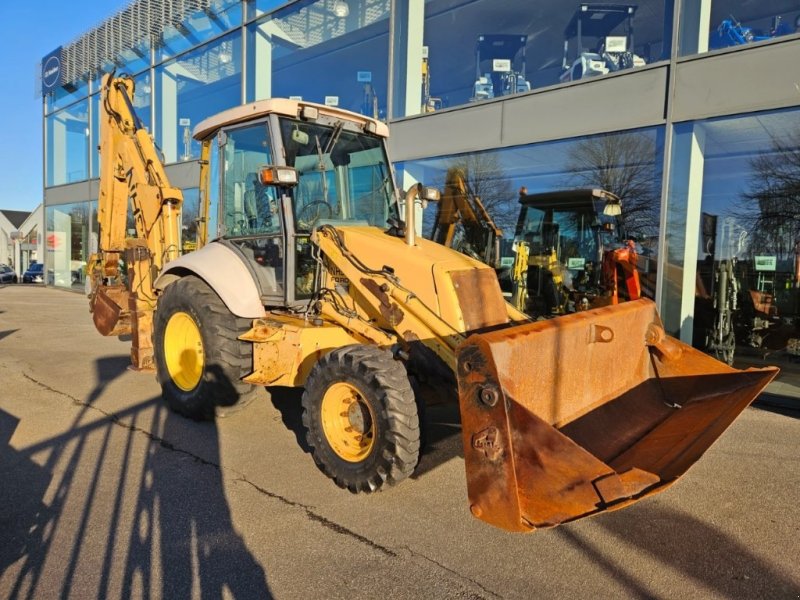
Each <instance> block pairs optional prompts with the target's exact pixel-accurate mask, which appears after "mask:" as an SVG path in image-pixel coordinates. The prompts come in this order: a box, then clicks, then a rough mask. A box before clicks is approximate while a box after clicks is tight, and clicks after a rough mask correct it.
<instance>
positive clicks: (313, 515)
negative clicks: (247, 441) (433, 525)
mask: <svg viewBox="0 0 800 600" xmlns="http://www.w3.org/2000/svg"><path fill="white" fill-rule="evenodd" d="M239 481H241V482H242V483H247V484H248V485H250V486H252V487H253V489H255V490H256V491H258V492H260V493H261V494H263V495H265V496H267V497H269V498H272V499H274V500H278V501H280V502H282V503H284V504H286V505H288V506H291V507H293V508H300V509H302V510H303V511H305V513H306V517H308V519H309V520H311V521H314V522H315V523H319V524H320V525H322V526H323V527H326V528H327V529H330V530H331V531H334V532H335V533H338V534H340V535H344V536H347V537H350V538H353V539H354V540H357V541H359V542H361V543H362V544H366V545H367V546H369V547H370V548H372V549H373V550H377V551H378V552H382V553H383V554H385V555H386V556H390V557H392V558H395V557H397V553H396V552H394V551H392V550H390V549H389V548H386V547H385V546H381V545H380V544H377V543H375V542H373V541H372V540H371V539H369V538H367V537H364V536H363V535H361V534H358V533H356V532H355V531H353V530H352V529H348V528H347V527H345V526H343V525H340V524H339V523H335V522H334V521H331V520H330V519H328V518H326V517H323V516H322V515H320V514H319V513H317V512H315V511H314V509H313V507H311V506H307V505H305V504H301V503H300V502H294V501H292V500H288V499H287V498H284V497H283V496H280V495H278V494H275V493H273V492H270V491H269V490H266V489H264V488H262V487H261V486H259V485H257V484H255V483H253V482H252V481H250V480H249V479H247V478H246V477H243V476H241V477H240V478H239Z"/></svg>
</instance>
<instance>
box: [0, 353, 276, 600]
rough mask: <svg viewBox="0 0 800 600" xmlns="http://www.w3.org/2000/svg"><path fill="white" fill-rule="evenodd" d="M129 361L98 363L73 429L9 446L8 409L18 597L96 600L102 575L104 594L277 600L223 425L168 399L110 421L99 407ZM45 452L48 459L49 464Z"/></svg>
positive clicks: (7, 565) (3, 443) (0, 554)
mask: <svg viewBox="0 0 800 600" xmlns="http://www.w3.org/2000/svg"><path fill="white" fill-rule="evenodd" d="M127 364H128V362H127V358H126V360H125V361H124V362H123V361H121V360H120V359H119V357H114V358H109V359H102V360H99V361H97V365H96V372H97V385H96V387H95V389H93V390H92V391H91V392H90V393H89V395H88V397H87V401H86V403H85V404H84V403H82V405H81V407H80V410H79V411H78V415H77V416H76V418H75V419H74V421H73V423H72V425H71V426H70V427H69V428H68V429H67V431H66V432H65V433H63V434H61V435H58V436H55V437H53V438H50V439H47V440H44V441H42V442H38V443H36V444H34V445H32V446H30V447H27V448H24V449H22V450H19V451H17V450H14V449H13V448H11V447H10V445H9V440H10V437H11V435H12V434H13V431H14V430H15V428H16V427H17V420H16V419H15V418H14V417H12V416H11V415H9V414H8V413H5V412H2V411H0V476H1V477H2V485H0V500H1V501H2V502H3V506H4V510H3V511H2V512H0V514H2V520H0V526H1V527H2V528H3V531H4V533H3V539H4V540H5V539H7V540H9V542H8V543H5V542H4V543H3V544H0V573H2V572H5V571H8V572H9V573H13V574H14V575H13V577H14V580H13V583H12V585H11V590H10V592H9V594H8V597H9V598H11V599H14V598H22V597H25V598H32V597H40V596H41V597H45V596H49V597H53V596H60V597H62V598H66V597H69V596H76V597H78V596H80V597H84V598H85V597H91V596H92V595H93V594H94V591H90V590H87V589H83V588H81V589H80V590H79V588H78V585H79V583H78V582H84V581H85V580H87V579H89V580H92V579H95V578H97V577H98V575H97V571H98V568H99V584H98V587H97V597H98V598H106V597H115V596H117V595H120V596H121V597H131V596H134V597H145V598H150V597H163V598H176V599H182V598H191V597H195V596H197V595H198V593H199V595H200V596H201V597H203V598H206V597H209V598H221V597H229V598H231V597H232V598H270V597H271V593H270V591H269V588H268V586H267V580H266V576H265V573H264V569H263V568H262V567H261V565H259V564H258V563H257V562H256V560H255V559H254V557H253V556H252V554H251V553H250V552H249V550H248V549H247V546H246V545H245V543H244V540H243V539H242V538H241V536H240V535H239V534H238V533H237V532H236V530H235V528H234V525H233V522H232V518H231V513H230V508H229V506H228V503H227V500H226V497H225V491H224V482H223V474H222V472H221V468H220V454H219V438H218V434H217V427H216V424H215V423H196V422H192V421H189V420H187V419H185V418H183V417H180V416H178V415H176V414H174V413H172V412H170V411H168V410H167V409H166V408H165V407H164V406H163V405H162V403H161V399H160V398H152V399H150V400H147V401H144V402H141V403H139V404H137V405H134V406H131V407H129V408H127V409H126V410H123V411H120V412H116V413H113V414H110V415H109V414H105V415H103V416H100V415H99V413H97V412H96V411H95V410H92V406H91V404H92V403H93V402H94V401H95V400H96V399H98V398H99V397H100V396H101V395H102V392H103V390H104V389H105V388H106V386H107V385H108V384H109V383H110V382H111V381H112V380H113V379H114V378H116V377H117V376H119V375H120V374H121V373H122V372H124V370H125V369H126V368H127ZM95 417H99V418H95ZM120 435H123V436H124V440H123V441H121V440H120V439H119V438H120ZM112 436H113V438H114V439H113V441H112ZM195 440H199V443H197V444H196V443H195ZM198 447H199V450H198V449H197V448H198ZM143 449H146V450H145V455H144V456H143V455H142V452H143ZM36 455H46V456H47V460H46V462H45V464H44V466H39V465H37V464H36V463H35V462H34V461H33V460H32V457H33V456H36ZM87 482H88V483H87ZM108 490H114V493H113V494H110V493H109V492H108ZM46 499H47V500H46ZM134 504H135V507H134ZM103 529H105V531H103ZM101 540H102V541H101ZM103 544H105V547H103ZM46 564H47V565H48V569H47V571H48V572H49V569H51V568H52V565H54V564H55V565H56V566H57V567H56V568H61V569H63V576H61V577H59V578H58V579H55V580H56V581H58V585H59V586H60V589H57V588H56V587H54V584H53V581H54V577H53V576H52V574H51V575H50V576H48V579H47V581H46V582H45V581H43V580H42V575H43V573H44V572H45V571H46V569H45V565H46ZM120 586H121V590H120Z"/></svg>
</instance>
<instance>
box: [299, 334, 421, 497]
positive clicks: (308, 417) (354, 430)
mask: <svg viewBox="0 0 800 600" xmlns="http://www.w3.org/2000/svg"><path fill="white" fill-rule="evenodd" d="M302 402H303V425H304V426H305V427H306V429H307V431H308V433H307V436H306V439H307V441H308V445H309V446H310V447H311V451H312V455H313V456H314V461H315V462H316V463H317V465H318V466H319V467H320V469H322V471H323V472H324V473H325V474H326V475H328V477H330V478H331V479H333V480H334V481H335V482H336V484H337V485H338V486H340V487H343V488H346V489H348V490H350V491H351V492H353V493H358V492H374V491H376V490H379V489H380V488H382V487H383V486H384V485H394V484H396V483H398V482H400V481H402V480H403V479H405V478H406V477H408V476H409V475H410V474H411V473H412V472H413V470H414V467H416V465H417V461H418V460H419V450H420V428H419V416H418V414H417V405H416V401H415V398H414V391H413V389H412V387H411V383H410V382H409V379H408V374H407V373H406V369H405V367H404V366H403V364H402V363H401V362H399V361H397V360H395V359H394V358H393V357H392V354H391V353H390V352H389V351H387V350H382V349H380V348H377V347H374V346H360V345H355V346H346V347H344V348H339V349H337V350H334V351H332V352H330V353H329V354H327V355H325V356H324V357H322V358H321V359H320V360H319V362H317V364H316V365H315V366H314V368H313V369H312V370H311V373H310V374H309V377H308V380H307V382H306V389H305V392H304V393H303V401H302Z"/></svg>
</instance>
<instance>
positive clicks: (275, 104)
mask: <svg viewBox="0 0 800 600" xmlns="http://www.w3.org/2000/svg"><path fill="white" fill-rule="evenodd" d="M305 106H309V107H311V108H316V109H317V110H318V111H319V114H320V115H321V116H327V117H334V118H338V119H344V120H347V121H353V122H355V123H359V124H361V125H366V124H367V123H369V122H373V123H375V125H376V129H375V133H376V134H377V135H379V136H381V137H384V138H387V137H389V128H388V127H387V125H386V123H384V122H383V121H378V120H376V119H370V118H369V117H365V116H364V115H359V114H358V113H354V112H351V111H349V110H344V109H341V108H336V107H334V106H325V105H322V104H315V103H313V102H303V101H301V100H287V99H286V98H269V99H267V100H258V101H256V102H250V103H248V104H243V105H241V106H235V107H233V108H229V109H227V110H223V111H222V112H221V113H217V114H216V115H213V116H211V117H208V118H207V119H204V120H202V121H201V122H200V123H198V124H197V126H196V127H195V128H194V134H193V137H194V139H196V140H198V141H201V140H204V139H206V138H208V137H209V136H212V135H214V134H215V133H216V132H217V131H219V130H220V129H222V128H223V127H227V126H228V125H234V124H236V123H246V122H247V121H253V120H255V119H258V118H261V117H265V116H267V115H269V114H272V113H276V114H279V115H284V116H287V117H292V118H297V117H299V116H300V112H301V110H302V109H303V107H305Z"/></svg>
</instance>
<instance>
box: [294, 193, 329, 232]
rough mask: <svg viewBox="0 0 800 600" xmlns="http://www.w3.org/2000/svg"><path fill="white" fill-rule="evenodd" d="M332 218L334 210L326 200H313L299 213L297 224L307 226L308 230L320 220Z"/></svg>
mask: <svg viewBox="0 0 800 600" xmlns="http://www.w3.org/2000/svg"><path fill="white" fill-rule="evenodd" d="M323 207H324V208H323ZM323 213H327V214H323ZM332 216H333V208H331V205H330V204H328V203H327V202H325V200H312V201H311V202H309V203H308V204H306V205H305V206H303V208H301V209H300V210H298V211H297V222H298V225H300V224H305V226H307V227H308V229H311V228H312V227H313V226H314V223H316V222H317V221H319V220H320V219H330V218H331V217H332Z"/></svg>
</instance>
